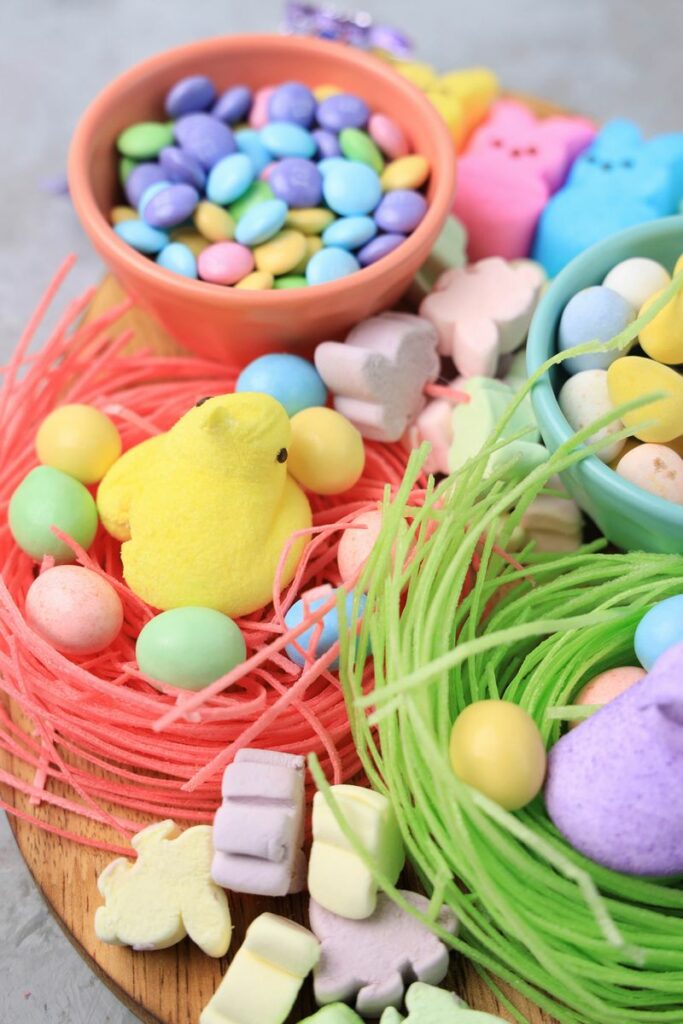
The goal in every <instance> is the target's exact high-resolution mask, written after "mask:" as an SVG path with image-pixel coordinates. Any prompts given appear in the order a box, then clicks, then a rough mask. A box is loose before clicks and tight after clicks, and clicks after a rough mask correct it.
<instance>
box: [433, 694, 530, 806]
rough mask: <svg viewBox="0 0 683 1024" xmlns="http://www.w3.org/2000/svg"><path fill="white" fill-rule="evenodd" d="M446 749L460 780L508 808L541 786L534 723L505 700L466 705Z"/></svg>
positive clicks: (526, 799)
mask: <svg viewBox="0 0 683 1024" xmlns="http://www.w3.org/2000/svg"><path fill="white" fill-rule="evenodd" d="M449 754H450V761H451V767H452V768H453V771H454V772H455V774H456V775H457V776H458V778H459V779H461V781H462V782H466V783H467V785H468V786H472V788H473V789H477V790H479V792H480V793H483V794H484V795H485V796H487V797H489V798H490V799H491V800H494V801H495V802H496V803H497V804H500V806H501V807H504V808H505V809H506V810H508V811H518V810H519V809H520V808H521V807H524V806H525V805H526V804H528V803H530V801H531V800H533V799H534V797H535V796H536V794H537V793H538V792H539V791H540V788H541V786H542V785H543V779H544V777H545V766H546V755H545V747H544V745H543V740H542V738H541V734H540V732H539V731H538V726H537V725H536V723H535V722H534V720H533V718H532V717H531V715H530V714H529V713H528V712H527V711H525V710H524V708H521V707H520V706H519V705H518V704H511V703H510V702H509V701H505V700H479V701H476V702H475V703H474V704H470V705H469V707H466V708H465V710H464V711H462V712H461V713H460V714H459V715H458V717H457V718H456V720H455V722H454V724H453V729H452V731H451V740H450V747H449Z"/></svg>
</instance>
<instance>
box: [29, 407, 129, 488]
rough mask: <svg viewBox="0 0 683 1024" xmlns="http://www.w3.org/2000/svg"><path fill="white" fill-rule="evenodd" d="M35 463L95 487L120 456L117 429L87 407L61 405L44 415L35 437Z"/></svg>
mask: <svg viewBox="0 0 683 1024" xmlns="http://www.w3.org/2000/svg"><path fill="white" fill-rule="evenodd" d="M36 452H37V454H38V460H39V462H41V463H42V464H43V465H44V466H51V467H52V468H53V469H59V470H61V472H62V473H66V474H67V475H68V476H72V477H74V478H75V479H76V480H80V482H81V483H82V484H96V483H98V482H99V481H100V480H101V479H102V477H103V476H104V474H105V473H106V472H107V470H108V469H109V467H110V466H112V465H113V464H114V463H115V462H116V460H117V459H118V457H119V455H120V454H121V437H120V435H119V432H118V430H117V429H116V427H115V426H114V424H113V423H112V421H111V420H110V419H109V417H108V416H105V414H104V413H103V412H100V410H99V409H94V408H93V407H92V406H91V405H61V406H60V407H59V408H58V409H55V410H54V411H53V412H51V413H50V414H49V416H46V417H45V419H44V420H43V422H42V423H41V425H40V427H39V428H38V433H37V434H36Z"/></svg>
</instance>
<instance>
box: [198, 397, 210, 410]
mask: <svg viewBox="0 0 683 1024" xmlns="http://www.w3.org/2000/svg"><path fill="white" fill-rule="evenodd" d="M210 398H211V395H207V396H206V397H205V398H200V399H199V401H198V402H195V403H194V407H195V409H198V408H199V406H200V405H204V402H208V401H209V399H210Z"/></svg>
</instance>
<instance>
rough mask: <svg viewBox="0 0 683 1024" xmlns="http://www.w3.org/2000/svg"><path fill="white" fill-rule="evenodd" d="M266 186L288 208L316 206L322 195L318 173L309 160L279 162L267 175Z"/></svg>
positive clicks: (321, 182) (294, 158)
mask: <svg viewBox="0 0 683 1024" xmlns="http://www.w3.org/2000/svg"><path fill="white" fill-rule="evenodd" d="M268 184H269V185H270V187H271V188H272V190H273V192H274V193H275V195H276V196H277V197H278V199H282V200H284V202H285V203H287V206H290V207H303V208H306V207H311V206H317V205H318V203H319V202H320V200H321V198H322V194H323V180H322V175H321V174H320V171H319V170H318V168H317V167H316V165H315V164H314V163H313V162H312V161H311V160H302V159H301V157H286V158H285V159H284V160H280V161H279V162H278V163H277V164H276V165H275V167H274V168H273V170H272V171H271V173H270V174H269V175H268Z"/></svg>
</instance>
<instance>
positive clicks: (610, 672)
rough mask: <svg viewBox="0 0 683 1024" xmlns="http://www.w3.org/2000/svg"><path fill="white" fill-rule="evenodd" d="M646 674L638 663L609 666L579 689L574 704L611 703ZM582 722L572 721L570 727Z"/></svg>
mask: <svg viewBox="0 0 683 1024" xmlns="http://www.w3.org/2000/svg"><path fill="white" fill-rule="evenodd" d="M645 675H646V672H645V669H643V668H640V667H639V666H638V665H623V666H619V667H618V668H608V669H607V671H605V672H601V673H600V674H599V675H597V676H594V677H593V679H591V680H590V681H589V682H587V683H586V685H585V686H584V687H582V689H581V690H580V691H579V693H578V695H577V696H576V697H575V698H574V704H577V705H579V706H584V705H589V704H600V705H605V704H609V702H610V701H611V700H615V698H616V697H621V695H622V693H626V691H627V690H629V689H630V688H631V687H632V686H633V685H634V684H635V683H639V682H640V680H641V679H644V678H645ZM579 724H580V722H572V723H571V725H570V728H576V726H577V725H579Z"/></svg>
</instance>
